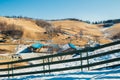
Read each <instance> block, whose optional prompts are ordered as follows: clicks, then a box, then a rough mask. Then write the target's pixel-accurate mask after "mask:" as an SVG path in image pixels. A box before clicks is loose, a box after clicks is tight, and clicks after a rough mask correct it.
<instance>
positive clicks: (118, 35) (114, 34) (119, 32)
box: [105, 23, 120, 39]
mask: <svg viewBox="0 0 120 80" xmlns="http://www.w3.org/2000/svg"><path fill="white" fill-rule="evenodd" d="M105 34H106V36H107V37H108V38H111V39H120V23H118V24H115V25H113V26H112V27H110V28H108V29H107V30H106V31H105Z"/></svg>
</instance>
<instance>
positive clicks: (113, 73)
mask: <svg viewBox="0 0 120 80" xmlns="http://www.w3.org/2000/svg"><path fill="white" fill-rule="evenodd" d="M115 49H120V45H115V46H112V47H108V48H104V49H99V50H95V51H93V52H89V55H94V54H99V53H101V52H107V51H111V50H115ZM82 56H83V57H85V56H86V54H84V55H82ZM78 57H80V56H79V55H78V56H76V57H72V58H78ZM119 57H120V53H119V52H118V53H115V54H111V55H107V56H102V57H97V58H93V59H90V60H89V63H95V62H99V61H104V60H109V59H114V58H119ZM85 64H87V61H86V60H83V65H85ZM113 64H120V61H117V62H112V63H108V64H104V65H99V66H94V67H91V68H90V71H87V68H85V69H84V71H83V72H82V71H81V70H80V69H77V70H69V71H61V72H54V73H50V74H49V73H46V74H45V75H44V74H35V75H29V76H16V77H14V78H12V79H7V78H0V80H120V66H118V67H117V68H114V69H110V68H107V69H104V70H103V69H102V70H93V71H92V69H95V68H100V67H105V66H110V65H113ZM78 65H81V63H80V61H75V62H70V63H62V64H56V65H51V66H50V68H51V69H54V68H62V67H71V66H78ZM45 69H46V70H47V69H48V66H47V65H46V66H45ZM39 70H43V66H42V67H35V68H27V69H21V70H15V71H14V73H20V72H28V71H39ZM5 73H7V72H0V74H5Z"/></svg>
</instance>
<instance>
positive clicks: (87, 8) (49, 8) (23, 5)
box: [0, 0, 120, 21]
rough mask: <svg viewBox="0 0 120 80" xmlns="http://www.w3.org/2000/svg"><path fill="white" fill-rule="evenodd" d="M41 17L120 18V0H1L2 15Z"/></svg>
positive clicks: (98, 19)
mask: <svg viewBox="0 0 120 80" xmlns="http://www.w3.org/2000/svg"><path fill="white" fill-rule="evenodd" d="M13 15H15V16H27V17H31V18H39V19H46V20H51V19H65V18H77V19H81V20H89V21H101V20H108V19H120V0H0V16H13Z"/></svg>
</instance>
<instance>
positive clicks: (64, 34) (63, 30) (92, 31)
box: [0, 17, 111, 52]
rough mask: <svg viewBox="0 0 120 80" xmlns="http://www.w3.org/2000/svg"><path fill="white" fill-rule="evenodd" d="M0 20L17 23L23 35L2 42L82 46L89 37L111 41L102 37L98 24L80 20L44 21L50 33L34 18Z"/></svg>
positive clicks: (6, 48)
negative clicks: (30, 41) (69, 43)
mask: <svg viewBox="0 0 120 80" xmlns="http://www.w3.org/2000/svg"><path fill="white" fill-rule="evenodd" d="M0 22H5V23H6V25H9V24H14V25H17V26H19V27H21V28H22V29H21V30H22V31H23V35H22V37H21V38H20V39H18V40H13V39H12V38H9V39H7V41H6V42H4V44H6V43H12V44H14V43H18V42H19V40H20V42H21V43H24V44H26V43H27V41H28V40H42V41H44V43H46V42H47V41H49V40H52V43H55V44H66V43H68V42H71V43H73V44H75V45H78V46H84V45H85V44H86V43H87V42H88V41H89V40H90V39H91V40H93V41H98V42H100V43H101V44H105V43H108V42H111V40H109V39H107V38H104V34H103V33H102V31H101V29H102V27H99V25H93V24H88V23H85V22H82V21H74V20H59V21H49V22H47V21H45V24H46V23H47V24H50V25H51V26H52V27H51V29H53V32H51V33H52V35H50V34H51V33H46V32H47V31H49V29H50V28H49V26H47V29H48V30H47V29H46V28H44V27H43V26H40V25H37V24H36V21H35V20H29V19H24V18H5V17H0ZM46 30H47V31H46ZM59 30H60V31H59ZM2 36H4V35H1V37H2ZM15 47H16V46H12V47H10V46H6V45H5V46H4V45H2V46H0V49H2V50H4V49H5V50H8V51H10V52H13V51H14V48H15Z"/></svg>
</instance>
